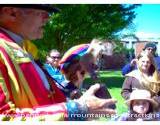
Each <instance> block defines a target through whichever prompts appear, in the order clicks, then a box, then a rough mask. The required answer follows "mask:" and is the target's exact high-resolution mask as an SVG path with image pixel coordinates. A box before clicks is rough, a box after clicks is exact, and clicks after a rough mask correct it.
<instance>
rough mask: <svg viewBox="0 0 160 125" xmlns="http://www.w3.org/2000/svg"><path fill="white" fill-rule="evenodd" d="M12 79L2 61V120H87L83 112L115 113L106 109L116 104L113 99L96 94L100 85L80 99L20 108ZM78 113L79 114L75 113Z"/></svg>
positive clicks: (0, 90)
mask: <svg viewBox="0 0 160 125" xmlns="http://www.w3.org/2000/svg"><path fill="white" fill-rule="evenodd" d="M10 84H11V83H10V80H9V75H8V71H7V68H6V67H5V65H4V64H3V63H2V62H1V63H0V97H1V100H0V120H30V119H32V120H46V121H48V120H52V121H54V120H85V118H84V117H80V118H79V115H82V114H83V113H96V112H101V113H105V114H112V113H115V111H114V110H112V109H104V107H105V106H106V105H110V104H114V103H115V100H113V99H99V98H97V97H95V96H94V93H95V91H97V89H99V85H94V86H92V87H91V88H90V89H89V90H88V91H87V92H86V93H84V95H83V96H81V98H80V99H78V100H74V101H69V102H67V103H57V104H52V105H43V106H39V107H32V108H20V107H18V106H16V104H15V103H14V101H13V99H12V96H13V95H12V93H11V87H10ZM75 114H77V115H75Z"/></svg>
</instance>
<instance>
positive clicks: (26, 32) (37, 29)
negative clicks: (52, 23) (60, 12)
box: [0, 4, 56, 40]
mask: <svg viewBox="0 0 160 125" xmlns="http://www.w3.org/2000/svg"><path fill="white" fill-rule="evenodd" d="M49 12H56V9H55V8H53V7H51V6H49V5H45V4H4V5H3V4H2V5H0V26H1V27H3V28H5V29H8V30H10V31H12V32H14V33H16V34H18V35H20V36H21V37H23V38H24V39H28V40H34V39H40V38H42V37H43V26H44V25H45V23H46V22H47V21H48V18H49Z"/></svg>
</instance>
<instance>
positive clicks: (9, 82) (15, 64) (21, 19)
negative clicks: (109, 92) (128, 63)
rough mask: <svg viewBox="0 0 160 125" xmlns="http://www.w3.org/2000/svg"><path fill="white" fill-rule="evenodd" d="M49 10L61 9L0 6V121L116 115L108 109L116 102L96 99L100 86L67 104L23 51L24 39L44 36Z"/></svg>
mask: <svg viewBox="0 0 160 125" xmlns="http://www.w3.org/2000/svg"><path fill="white" fill-rule="evenodd" d="M49 11H52V12H56V11H57V9H55V8H53V7H52V6H50V5H45V4H24V5H22V4H3V5H0V119H1V120H30V119H33V120H41V121H43V120H85V118H84V117H79V115H78V116H75V115H74V114H86V113H93V112H94V113H96V112H98V113H105V114H106V113H107V114H112V113H115V111H114V110H112V109H105V108H104V107H106V105H109V104H112V103H115V100H114V99H99V98H97V97H95V96H94V93H95V92H96V91H97V90H98V89H99V87H100V85H98V84H96V85H94V86H92V87H91V88H90V89H89V90H88V91H87V92H86V93H84V95H83V96H82V97H81V98H80V99H78V100H73V101H67V102H66V98H65V96H64V95H63V93H62V92H61V91H60V90H59V89H58V88H57V87H56V85H55V84H54V82H52V81H51V80H50V81H48V79H47V78H46V76H45V74H44V72H43V71H42V70H41V68H40V67H39V66H38V65H37V64H36V63H35V61H34V60H33V58H31V57H30V54H28V52H27V51H26V50H25V49H23V47H22V46H23V41H24V40H34V39H39V38H42V37H43V26H44V24H45V23H46V22H47V20H48V18H49V14H48V12H49ZM73 115H74V116H73Z"/></svg>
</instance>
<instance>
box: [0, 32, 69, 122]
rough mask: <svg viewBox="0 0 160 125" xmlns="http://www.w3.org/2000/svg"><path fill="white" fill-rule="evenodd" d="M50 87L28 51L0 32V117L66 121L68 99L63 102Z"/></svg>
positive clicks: (56, 91) (59, 94) (60, 95)
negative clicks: (46, 84) (45, 84)
mask: <svg viewBox="0 0 160 125" xmlns="http://www.w3.org/2000/svg"><path fill="white" fill-rule="evenodd" d="M51 86H52V90H53V91H52V92H51V91H49V90H47V89H46V88H45V87H44V84H43V82H42V80H41V78H40V75H39V74H38V72H37V71H36V70H35V68H34V66H33V64H32V62H31V59H30V58H29V56H28V53H27V52H26V51H25V50H23V49H22V48H21V47H20V46H19V45H18V44H16V43H15V42H14V41H13V40H12V39H11V38H10V37H9V36H8V35H7V34H6V33H4V32H3V31H0V120H17V119H18V120H27V119H31V118H32V119H33V120H34V119H36V120H65V119H66V116H67V115H68V113H69V109H67V108H68V106H69V102H68V103H62V102H65V101H66V99H65V97H64V95H63V93H62V92H61V91H60V90H59V89H58V88H57V87H56V85H55V84H54V83H51ZM55 103H57V104H55ZM31 116H32V117H31Z"/></svg>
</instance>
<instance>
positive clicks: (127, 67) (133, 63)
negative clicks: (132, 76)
mask: <svg viewBox="0 0 160 125" xmlns="http://www.w3.org/2000/svg"><path fill="white" fill-rule="evenodd" d="M136 61H137V59H133V60H132V61H131V63H129V64H126V65H125V66H124V67H123V68H122V75H123V76H125V75H126V74H127V73H129V72H131V71H132V70H134V69H136V68H137V66H136Z"/></svg>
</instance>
